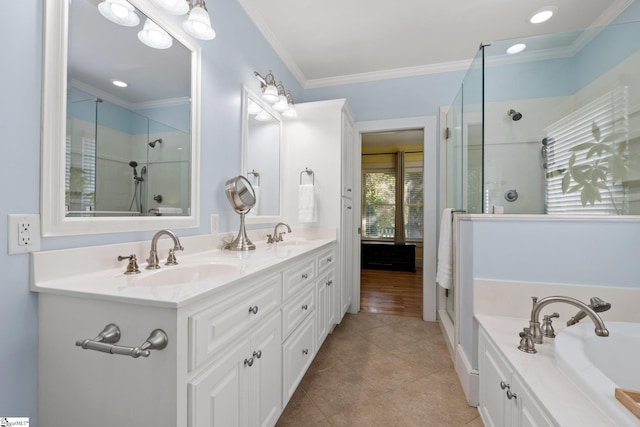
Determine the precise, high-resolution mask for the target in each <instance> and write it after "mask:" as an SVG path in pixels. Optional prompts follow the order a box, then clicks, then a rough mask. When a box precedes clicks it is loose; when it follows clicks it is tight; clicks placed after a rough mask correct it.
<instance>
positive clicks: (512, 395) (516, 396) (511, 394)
mask: <svg viewBox="0 0 640 427" xmlns="http://www.w3.org/2000/svg"><path fill="white" fill-rule="evenodd" d="M517 398H518V395H517V394H515V393H512V392H511V390H507V399H509V400H511V399H517Z"/></svg>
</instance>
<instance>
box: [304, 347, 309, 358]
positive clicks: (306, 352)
mask: <svg viewBox="0 0 640 427" xmlns="http://www.w3.org/2000/svg"><path fill="white" fill-rule="evenodd" d="M302 354H304V355H305V356H306V355H307V354H309V349H308V348H305V349H304V350H302Z"/></svg>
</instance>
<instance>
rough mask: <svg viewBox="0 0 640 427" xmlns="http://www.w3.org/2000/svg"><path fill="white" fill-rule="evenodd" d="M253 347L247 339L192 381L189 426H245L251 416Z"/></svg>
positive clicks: (189, 392)
mask: <svg viewBox="0 0 640 427" xmlns="http://www.w3.org/2000/svg"><path fill="white" fill-rule="evenodd" d="M250 349H251V346H250V345H249V340H248V339H244V340H242V341H241V342H240V343H238V344H236V345H235V346H233V347H231V348H230V349H229V350H228V351H227V352H226V353H225V354H224V356H222V357H221V358H220V359H218V361H217V362H216V363H214V364H213V365H212V366H211V367H210V368H209V369H206V370H204V372H202V373H201V374H200V375H199V376H197V377H196V378H195V379H193V380H192V381H190V382H189V385H188V387H187V390H188V401H189V410H188V419H189V421H188V424H189V426H190V427H245V426H246V425H247V422H248V419H247V415H248V409H249V406H248V403H249V375H248V374H249V373H248V369H249V367H248V366H247V364H246V363H245V360H247V361H248V359H249V355H250Z"/></svg>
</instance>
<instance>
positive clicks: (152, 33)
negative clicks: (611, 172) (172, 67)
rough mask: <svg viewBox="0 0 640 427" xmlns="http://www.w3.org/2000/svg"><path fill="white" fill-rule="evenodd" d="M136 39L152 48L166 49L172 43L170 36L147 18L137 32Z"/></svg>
mask: <svg viewBox="0 0 640 427" xmlns="http://www.w3.org/2000/svg"><path fill="white" fill-rule="evenodd" d="M138 39H139V40H140V41H141V42H142V43H144V44H146V45H147V46H149V47H152V48H154V49H168V48H170V47H171V45H172V44H173V39H172V38H171V36H170V35H169V34H168V33H167V32H166V31H165V30H163V29H162V28H160V27H159V26H158V24H156V23H155V22H153V21H152V20H150V19H148V18H147V20H146V21H145V22H144V28H143V29H142V30H140V31H139V32H138Z"/></svg>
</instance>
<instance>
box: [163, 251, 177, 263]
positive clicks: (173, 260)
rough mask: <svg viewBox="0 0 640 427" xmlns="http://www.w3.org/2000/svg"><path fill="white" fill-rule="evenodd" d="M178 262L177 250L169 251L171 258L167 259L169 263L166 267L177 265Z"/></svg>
mask: <svg viewBox="0 0 640 427" xmlns="http://www.w3.org/2000/svg"><path fill="white" fill-rule="evenodd" d="M177 264H178V260H177V259H176V251H175V249H169V256H168V257H167V262H165V263H164V265H177Z"/></svg>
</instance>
